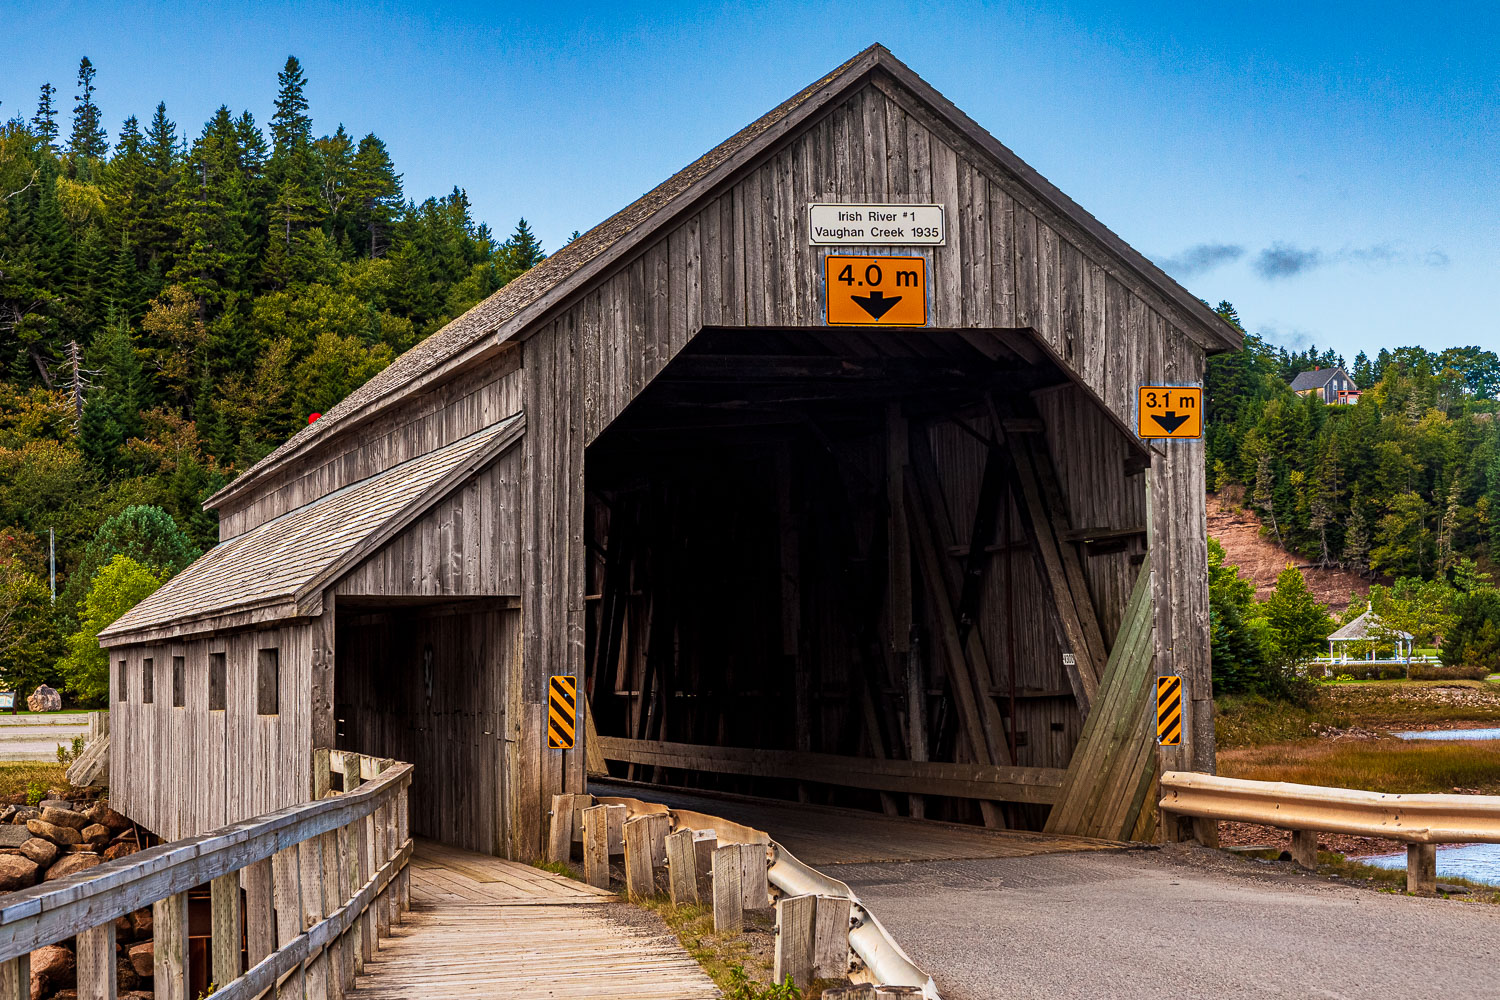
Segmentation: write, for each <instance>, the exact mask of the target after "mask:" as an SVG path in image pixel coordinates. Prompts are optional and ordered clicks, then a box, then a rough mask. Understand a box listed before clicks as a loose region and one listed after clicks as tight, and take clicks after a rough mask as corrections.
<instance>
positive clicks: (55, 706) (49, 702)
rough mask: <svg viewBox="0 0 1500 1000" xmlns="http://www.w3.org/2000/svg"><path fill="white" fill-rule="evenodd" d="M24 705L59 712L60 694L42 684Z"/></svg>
mask: <svg viewBox="0 0 1500 1000" xmlns="http://www.w3.org/2000/svg"><path fill="white" fill-rule="evenodd" d="M26 707H27V708H29V709H31V710H32V711H33V712H61V711H62V695H60V694H58V693H57V689H56V688H50V687H48V686H47V685H45V684H43V685H41V686H39V687H38V688H37V689H36V690H35V691H33V692H31V694H30V695H28V696H27V698H26ZM33 978H35V977H33Z"/></svg>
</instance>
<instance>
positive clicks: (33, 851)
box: [21, 837, 57, 868]
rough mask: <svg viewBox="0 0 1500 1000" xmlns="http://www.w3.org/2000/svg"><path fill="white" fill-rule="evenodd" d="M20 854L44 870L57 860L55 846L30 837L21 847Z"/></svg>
mask: <svg viewBox="0 0 1500 1000" xmlns="http://www.w3.org/2000/svg"><path fill="white" fill-rule="evenodd" d="M21 853H22V854H23V855H24V856H25V857H27V858H28V859H30V860H31V861H33V862H35V863H36V864H38V865H41V866H42V867H43V868H45V867H47V866H48V865H50V864H51V863H52V862H54V861H56V860H57V845H56V844H54V843H53V842H52V841H50V840H43V839H42V838H41V837H32V838H31V839H30V840H28V841H26V843H24V844H22V845H21Z"/></svg>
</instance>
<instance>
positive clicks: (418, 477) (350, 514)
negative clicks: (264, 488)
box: [99, 413, 525, 647]
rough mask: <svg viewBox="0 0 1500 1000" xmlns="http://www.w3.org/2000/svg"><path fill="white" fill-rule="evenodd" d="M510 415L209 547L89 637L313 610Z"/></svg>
mask: <svg viewBox="0 0 1500 1000" xmlns="http://www.w3.org/2000/svg"><path fill="white" fill-rule="evenodd" d="M524 431H525V416H524V415H523V414H519V413H518V414H515V415H513V416H511V417H507V418H506V419H504V420H501V421H499V422H498V423H495V424H493V425H491V426H490V427H487V428H485V429H484V430H482V431H479V432H477V433H474V434H471V435H469V436H468V437H466V438H461V439H460V440H458V441H455V442H453V443H452V444H449V445H447V446H445V447H443V448H439V449H437V450H436V451H431V452H428V453H427V454H425V455H421V456H419V457H417V458H413V459H410V460H408V461H406V462H403V463H401V464H400V465H397V466H394V467H392V468H390V469H387V470H385V471H384V472H381V473H379V474H378V475H374V476H371V477H369V478H368V479H363V480H360V481H359V482H356V483H351V484H350V485H349V486H346V487H344V488H343V489H341V490H338V491H336V492H334V493H330V494H328V495H327V496H325V497H321V498H320V499H318V500H315V501H314V502H312V503H310V504H308V505H306V506H305V507H299V508H297V509H296V510H291V511H288V512H287V513H285V514H282V515H281V516H280V517H277V518H273V519H272V520H270V521H267V522H265V523H264V524H261V525H259V526H257V527H255V528H252V529H251V530H249V531H247V532H245V533H244V534H242V535H237V536H235V537H234V538H232V539H230V540H229V541H227V542H224V543H222V544H220V545H216V546H214V547H213V548H212V549H210V550H208V552H206V553H204V555H203V556H202V557H200V558H199V559H198V560H197V561H196V562H194V563H193V564H192V565H191V566H189V567H188V568H187V569H185V570H183V571H182V572H181V573H179V574H178V575H177V576H175V577H173V578H172V579H171V580H169V581H168V582H167V583H166V584H164V585H163V586H162V587H161V589H160V590H157V591H156V592H155V593H154V594H152V595H151V596H150V597H147V598H146V599H145V600H144V601H142V602H141V603H140V604H137V605H136V606H135V607H134V608H132V609H131V610H130V611H128V612H126V613H125V614H124V615H123V616H122V617H121V618H120V619H119V620H117V621H116V622H114V623H113V624H112V625H110V626H109V627H108V628H106V629H104V630H103V631H101V632H100V633H99V643H100V645H102V646H105V647H110V646H122V645H129V644H134V643H141V642H153V641H159V640H162V639H169V638H181V637H183V636H186V635H196V634H202V633H205V632H214V631H220V630H225V629H237V628H244V627H249V626H254V625H260V624H264V623H266V622H274V621H286V620H292V621H295V620H298V619H306V618H310V617H314V616H316V615H319V614H321V613H322V605H323V591H324V590H325V589H326V588H327V587H328V586H329V585H331V584H333V583H335V582H336V581H337V580H338V579H339V578H340V577H342V576H343V575H344V574H345V573H347V572H349V571H350V570H352V569H353V568H354V567H356V566H358V565H359V564H360V563H361V562H363V561H364V560H365V559H366V558H368V557H369V556H371V555H373V554H374V553H375V552H376V551H378V550H379V548H380V547H381V546H382V545H384V544H385V543H386V542H388V541H390V539H392V538H393V537H395V536H396V535H397V534H398V533H399V532H400V531H401V530H402V529H404V528H405V527H407V526H408V525H410V524H411V523H412V522H413V521H414V520H416V519H417V518H418V517H420V516H421V515H422V514H423V513H425V512H426V511H427V510H428V509H430V508H431V507H432V506H433V505H434V504H435V503H437V502H438V501H439V500H441V499H442V498H443V497H445V496H447V495H448V494H450V493H452V492H453V490H454V489H456V488H458V487H459V486H460V485H462V484H463V482H464V481H465V480H467V479H469V477H471V476H472V475H473V474H474V473H475V472H478V471H479V470H480V469H482V468H484V467H485V466H486V465H489V464H490V463H491V462H492V461H494V460H495V459H496V458H498V457H499V456H500V455H501V454H503V453H504V452H505V451H506V450H508V449H509V448H511V447H512V446H513V445H515V443H516V442H517V441H519V440H520V438H521V435H522V434H523V433H524Z"/></svg>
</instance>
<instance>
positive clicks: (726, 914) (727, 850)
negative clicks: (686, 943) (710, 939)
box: [713, 844, 745, 934]
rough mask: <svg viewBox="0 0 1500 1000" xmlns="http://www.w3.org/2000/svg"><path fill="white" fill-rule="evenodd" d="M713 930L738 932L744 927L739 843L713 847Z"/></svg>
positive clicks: (743, 900)
mask: <svg viewBox="0 0 1500 1000" xmlns="http://www.w3.org/2000/svg"><path fill="white" fill-rule="evenodd" d="M713 857H714V874H713V879H714V931H715V932H716V933H719V934H728V933H734V934H738V933H739V932H740V931H741V930H743V929H744V927H745V899H744V893H743V891H742V890H741V889H740V845H739V844H729V845H726V846H724V847H718V848H715V849H714V856H713Z"/></svg>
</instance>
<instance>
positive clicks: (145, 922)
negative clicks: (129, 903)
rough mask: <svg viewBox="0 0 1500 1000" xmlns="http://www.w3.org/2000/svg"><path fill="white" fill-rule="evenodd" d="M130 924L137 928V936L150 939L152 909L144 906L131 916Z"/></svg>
mask: <svg viewBox="0 0 1500 1000" xmlns="http://www.w3.org/2000/svg"><path fill="white" fill-rule="evenodd" d="M130 924H131V926H132V927H134V928H135V936H136V937H138V938H148V937H150V936H151V926H152V916H151V907H149V906H143V907H141V908H140V909H139V910H135V911H134V912H132V913H131V914H130Z"/></svg>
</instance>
